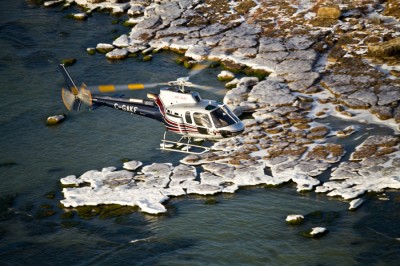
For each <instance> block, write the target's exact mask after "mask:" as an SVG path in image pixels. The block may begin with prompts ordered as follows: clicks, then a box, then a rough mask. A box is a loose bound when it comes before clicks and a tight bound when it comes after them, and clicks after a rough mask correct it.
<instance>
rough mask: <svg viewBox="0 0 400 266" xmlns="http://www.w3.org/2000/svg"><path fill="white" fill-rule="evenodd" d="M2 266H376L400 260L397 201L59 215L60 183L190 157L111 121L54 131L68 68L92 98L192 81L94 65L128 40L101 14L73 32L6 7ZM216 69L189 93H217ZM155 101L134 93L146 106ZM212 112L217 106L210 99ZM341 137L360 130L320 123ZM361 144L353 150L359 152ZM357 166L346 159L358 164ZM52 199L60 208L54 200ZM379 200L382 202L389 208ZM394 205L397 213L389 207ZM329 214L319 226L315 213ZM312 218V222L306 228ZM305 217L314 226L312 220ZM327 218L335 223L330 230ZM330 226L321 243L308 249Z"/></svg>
mask: <svg viewBox="0 0 400 266" xmlns="http://www.w3.org/2000/svg"><path fill="white" fill-rule="evenodd" d="M0 4H1V5H2V6H3V7H5V8H1V9H0V37H1V38H0V47H1V48H2V49H1V53H0V81H1V84H2V85H3V89H2V90H0V96H1V98H2V99H4V100H3V101H2V103H1V104H0V113H1V116H0V136H1V138H0V143H1V150H2V152H1V153H0V173H1V174H0V176H1V177H0V178H1V179H0V180H1V182H0V261H1V264H4V265H25V264H33V265H35V264H39V263H40V264H49V265H54V264H68V265H82V264H83V265H86V264H88V265H109V264H113V265H122V264H125V265H126V264H130V265H132V264H133V265H204V264H213V265H228V264H236V265H238V264H240V265H243V264H246V265H265V264H268V265H282V264H292V265H316V264H322V265H368V264H395V263H397V261H398V259H399V256H400V255H399V254H400V252H399V249H400V241H399V240H398V238H399V237H400V228H399V225H398V220H399V214H400V210H399V204H398V203H399V200H400V198H399V193H398V192H388V193H386V194H387V196H386V197H384V196H382V195H367V196H365V199H366V202H365V203H364V204H363V205H362V206H361V207H360V208H359V209H358V210H357V211H355V212H349V211H347V208H348V202H342V201H338V200H336V199H332V198H328V197H326V196H325V195H318V194H315V193H313V192H312V193H304V194H299V193H296V191H295V188H294V187H292V185H286V186H284V187H281V188H276V189H271V188H264V187H250V188H245V189H241V190H239V192H237V193H236V194H233V195H231V194H219V195H216V196H212V197H211V196H210V197H198V196H185V197H178V198H171V199H170V200H169V201H168V202H167V205H166V206H167V209H168V212H167V213H166V214H165V215H160V216H151V215H147V214H143V213H140V212H134V213H133V214H130V215H123V216H119V217H114V218H106V219H102V218H100V217H99V216H95V217H94V218H91V219H84V218H80V217H78V216H77V215H76V214H75V215H71V217H70V216H68V215H65V210H63V209H60V208H59V207H58V203H59V200H60V199H61V198H62V195H61V189H60V186H59V180H60V178H61V177H64V176H67V175H70V174H76V175H79V174H81V173H83V172H85V171H88V170H91V169H97V170H101V168H103V167H107V166H115V167H121V166H122V161H123V160H124V159H130V160H140V161H142V162H144V163H145V164H150V163H153V162H171V163H173V164H174V165H176V164H177V163H178V161H179V160H180V159H181V158H182V157H183V156H184V155H182V154H178V153H169V152H161V151H159V150H158V149H157V148H158V147H159V144H160V139H161V138H162V134H163V133H164V128H163V125H162V124H160V123H158V122H156V121H152V120H148V119H145V118H142V117H136V116H133V115H129V114H127V113H122V112H118V111H114V110H110V109H106V108H99V109H97V110H94V111H82V112H79V113H75V114H70V113H67V119H66V121H65V122H63V123H62V124H60V125H56V126H51V127H48V126H46V125H45V120H46V118H47V117H48V116H50V115H54V114H58V113H66V112H67V111H66V109H65V108H64V107H63V104H62V101H61V97H60V88H61V87H62V86H64V81H63V78H62V75H61V73H60V72H59V70H58V63H59V62H60V61H61V59H63V58H68V57H74V58H76V59H77V63H76V64H75V65H73V66H72V67H70V68H68V69H69V71H70V74H71V75H72V77H73V78H74V79H75V81H76V82H77V83H78V84H80V83H82V82H85V83H86V84H88V85H93V84H110V83H112V84H121V83H133V82H134V83H139V82H143V83H152V82H163V81H170V80H174V79H176V78H177V77H181V76H185V75H187V73H188V70H186V69H185V68H183V67H182V66H178V65H176V64H175V63H174V62H173V59H174V57H175V56H176V54H174V53H168V52H163V53H160V54H155V55H154V58H153V60H152V61H151V62H140V58H129V59H127V60H124V61H118V62H110V61H107V60H106V59H105V57H104V55H101V54H96V55H94V56H90V55H88V54H87V53H86V48H87V47H94V46H95V45H96V44H97V43H99V42H111V41H110V40H112V39H113V38H114V37H117V36H119V35H120V34H122V33H125V32H127V31H128V29H127V28H124V27H123V26H121V25H119V24H113V23H112V22H113V21H114V20H116V19H118V18H116V17H113V16H110V15H109V14H107V13H93V14H92V15H91V16H90V17H89V19H88V20H87V21H83V22H82V21H75V20H71V19H67V18H65V15H66V14H68V13H71V12H79V10H78V9H76V8H70V9H66V10H61V9H60V8H59V7H54V8H46V9H45V8H42V7H38V6H35V5H32V4H30V2H29V1H11V2H10V1H5V0H0ZM219 71H220V69H207V70H206V71H205V72H203V73H202V75H199V76H196V77H194V78H193V79H192V81H193V82H195V83H199V84H202V85H212V86H215V87H217V88H219V89H222V88H223V84H222V83H220V82H218V81H217V79H216V76H217V74H218V73H219ZM145 93H146V91H138V92H129V93H126V95H127V96H129V97H134V98H136V97H137V98H141V97H145ZM201 95H202V96H203V97H204V98H212V99H219V100H220V99H221V98H222V96H220V95H219V94H214V93H212V92H201ZM318 122H321V123H329V125H330V126H332V128H333V129H334V128H336V127H337V128H343V127H345V126H347V125H349V124H354V123H353V122H346V121H342V120H337V119H334V118H329V119H325V120H318ZM370 132H374V134H379V133H388V132H391V131H390V129H388V128H385V127H377V126H374V125H365V124H361V125H360V130H359V131H358V132H357V133H356V134H355V135H354V136H352V137H351V138H348V139H343V140H341V139H337V138H335V137H332V138H331V140H332V142H336V141H337V142H339V143H346V144H349V145H348V148H349V149H351V147H354V146H355V145H356V143H360V142H362V141H363V139H365V138H366V137H367V135H365V134H369V133H370ZM351 142H354V144H352V143H351ZM348 152H350V151H348ZM49 192H53V193H54V197H53V195H51V193H50V194H48V193H49ZM379 198H381V199H382V200H379ZM386 198H388V199H389V200H383V199H386ZM317 211H322V214H318V213H315V212H317ZM311 213H314V214H313V215H310V214H311ZM289 214H302V215H305V216H306V220H305V222H304V223H303V224H302V225H299V226H289V225H287V224H286V223H285V218H286V216H287V215H289ZM307 215H308V216H307ZM325 218H328V219H325ZM317 226H324V227H326V228H327V229H328V230H329V233H328V234H327V235H326V236H324V237H322V238H321V239H307V238H304V237H302V236H300V233H301V232H302V231H304V230H308V229H310V228H312V227H317Z"/></svg>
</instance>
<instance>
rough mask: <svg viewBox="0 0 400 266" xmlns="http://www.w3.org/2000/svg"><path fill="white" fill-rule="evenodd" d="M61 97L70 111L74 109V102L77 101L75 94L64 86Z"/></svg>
mask: <svg viewBox="0 0 400 266" xmlns="http://www.w3.org/2000/svg"><path fill="white" fill-rule="evenodd" d="M61 97H62V100H63V102H64V105H65V107H67V109H68V111H72V110H73V107H74V102H75V95H74V94H73V93H72V92H71V91H69V90H67V89H64V88H62V89H61Z"/></svg>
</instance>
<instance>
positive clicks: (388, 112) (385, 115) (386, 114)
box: [369, 106, 393, 120]
mask: <svg viewBox="0 0 400 266" xmlns="http://www.w3.org/2000/svg"><path fill="white" fill-rule="evenodd" d="M369 111H370V112H371V114H374V115H375V116H376V117H378V118H379V119H381V120H387V119H390V118H393V112H392V108H391V107H389V106H374V107H372V108H371V109H370V110H369Z"/></svg>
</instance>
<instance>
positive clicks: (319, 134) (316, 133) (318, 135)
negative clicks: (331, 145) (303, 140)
mask: <svg viewBox="0 0 400 266" xmlns="http://www.w3.org/2000/svg"><path fill="white" fill-rule="evenodd" d="M329 131H330V130H329V128H327V127H325V126H318V127H313V128H312V129H311V130H310V133H309V134H307V138H308V139H311V140H314V139H322V138H324V137H325V135H326V134H328V133H329Z"/></svg>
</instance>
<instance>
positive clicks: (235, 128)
mask: <svg viewBox="0 0 400 266" xmlns="http://www.w3.org/2000/svg"><path fill="white" fill-rule="evenodd" d="M243 131H244V124H243V123H242V122H240V123H237V124H235V125H232V126H229V127H227V128H225V129H224V130H221V131H220V133H221V136H222V137H224V138H229V137H234V136H237V135H240V134H242V133H243Z"/></svg>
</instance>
